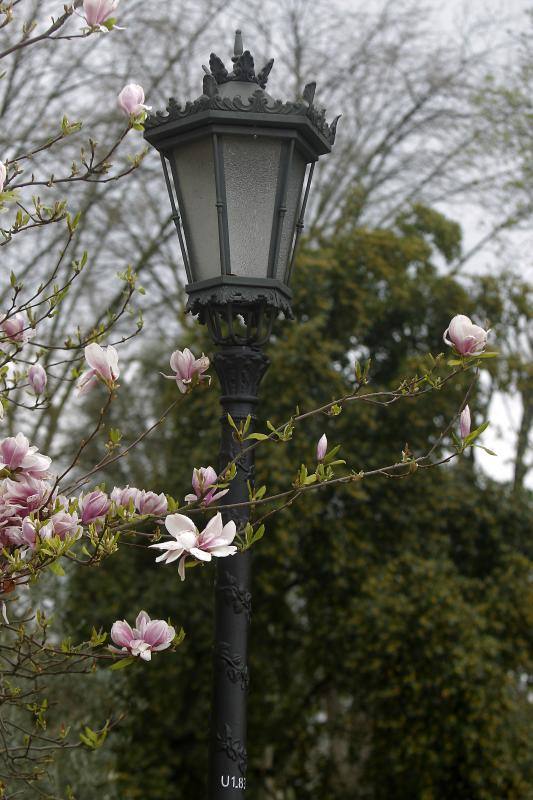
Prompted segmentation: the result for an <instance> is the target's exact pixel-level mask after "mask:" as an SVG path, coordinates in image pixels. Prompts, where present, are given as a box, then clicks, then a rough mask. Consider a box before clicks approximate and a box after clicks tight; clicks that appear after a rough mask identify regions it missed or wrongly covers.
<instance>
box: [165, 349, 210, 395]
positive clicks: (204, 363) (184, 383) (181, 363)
mask: <svg viewBox="0 0 533 800" xmlns="http://www.w3.org/2000/svg"><path fill="white" fill-rule="evenodd" d="M170 368H171V369H172V370H173V372H175V373H176V374H175V375H164V376H163V377H165V378H170V379H171V380H175V381H176V383H177V384H178V389H179V390H180V392H181V393H182V394H185V392H186V391H187V389H188V388H189V386H190V384H191V383H192V381H193V378H194V376H195V375H198V380H201V381H202V380H210V378H209V375H203V373H204V372H205V371H206V370H208V369H209V359H208V358H207V356H204V354H203V353H202V355H201V356H200V358H195V357H194V355H193V354H192V353H191V351H190V350H189V348H188V347H186V348H185V350H184V351H183V352H182V351H181V350H175V351H174V352H173V353H172V355H171V356H170Z"/></svg>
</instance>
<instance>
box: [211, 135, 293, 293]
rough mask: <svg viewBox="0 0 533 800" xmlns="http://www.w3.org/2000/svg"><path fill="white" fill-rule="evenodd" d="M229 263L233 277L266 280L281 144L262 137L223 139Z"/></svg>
mask: <svg viewBox="0 0 533 800" xmlns="http://www.w3.org/2000/svg"><path fill="white" fill-rule="evenodd" d="M223 151H224V175H225V181H226V199H227V208H228V227H229V245H230V263H231V272H232V274H233V275H241V276H244V277H247V278H265V277H266V276H267V274H268V254H269V248H270V237H271V233H272V222H273V218H274V203H275V199H276V187H277V182H278V171H279V161H280V155H281V142H280V141H279V139H273V138H271V137H266V136H264V137H262V136H249V135H244V136H239V135H237V134H228V135H225V136H224V138H223Z"/></svg>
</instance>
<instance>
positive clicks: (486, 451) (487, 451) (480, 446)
mask: <svg viewBox="0 0 533 800" xmlns="http://www.w3.org/2000/svg"><path fill="white" fill-rule="evenodd" d="M472 447H478V448H479V449H480V450H484V451H485V453H488V455H489V456H497V455H498V453H495V452H494V450H489V448H488V447H484V445H482V444H474V445H472Z"/></svg>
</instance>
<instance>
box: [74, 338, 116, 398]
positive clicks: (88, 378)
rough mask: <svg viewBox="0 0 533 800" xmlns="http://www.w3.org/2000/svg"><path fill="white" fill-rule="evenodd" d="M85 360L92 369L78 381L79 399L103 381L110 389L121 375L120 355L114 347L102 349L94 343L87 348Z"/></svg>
mask: <svg viewBox="0 0 533 800" xmlns="http://www.w3.org/2000/svg"><path fill="white" fill-rule="evenodd" d="M85 360H86V361H87V363H88V365H89V366H90V367H91V369H90V370H89V371H88V372H85V373H84V374H83V375H82V376H81V378H80V379H79V381H78V386H77V393H78V397H80V396H81V395H84V394H87V393H88V392H90V391H91V389H93V388H94V387H95V386H96V384H97V383H98V379H100V380H102V381H103V382H104V383H105V384H106V386H107V387H108V388H111V387H113V385H114V383H115V381H116V380H117V378H118V376H119V375H120V369H119V366H118V353H117V351H116V350H115V348H114V347H112V345H109V347H107V348H105V349H104V348H103V347H100V345H99V344H97V343H96V342H93V343H92V344H88V345H87V347H86V348H85Z"/></svg>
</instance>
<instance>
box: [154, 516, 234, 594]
mask: <svg viewBox="0 0 533 800" xmlns="http://www.w3.org/2000/svg"><path fill="white" fill-rule="evenodd" d="M165 527H166V529H167V531H168V532H169V533H170V534H171V536H173V537H174V538H173V539H170V540H169V541H166V542H158V543H157V544H151V545H150V547H154V548H156V549H157V550H164V551H165V552H164V553H163V554H162V555H160V556H158V557H157V558H156V561H162V562H163V563H164V564H172V562H173V561H177V559H178V558H179V559H180V562H179V565H178V573H179V576H180V578H181V580H182V581H184V580H185V562H186V560H187V557H188V556H193V557H194V558H197V559H198V560H199V561H211V558H212V556H215V557H216V558H223V557H224V556H232V555H234V554H235V553H236V552H237V548H236V547H235V545H232V544H231V542H232V541H233V540H234V538H235V534H236V532H237V531H236V528H235V523H234V522H233V520H230V522H227V523H226V524H225V525H224V524H223V523H222V515H221V514H220V513H218V514H216V515H215V516H214V517H213V518H212V519H210V520H209V522H208V523H207V525H206V526H205V528H204V530H203V531H202V532H201V533H200V532H199V531H198V528H197V527H196V525H195V524H194V522H193V521H192V520H191V519H189V517H186V516H184V515H183V514H169V516H168V517H167V518H166V519H165Z"/></svg>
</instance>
